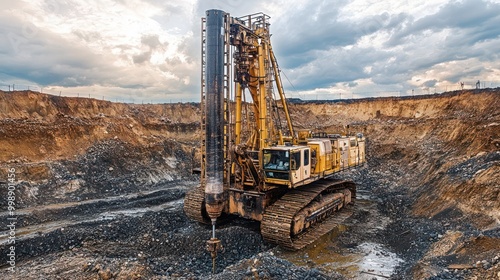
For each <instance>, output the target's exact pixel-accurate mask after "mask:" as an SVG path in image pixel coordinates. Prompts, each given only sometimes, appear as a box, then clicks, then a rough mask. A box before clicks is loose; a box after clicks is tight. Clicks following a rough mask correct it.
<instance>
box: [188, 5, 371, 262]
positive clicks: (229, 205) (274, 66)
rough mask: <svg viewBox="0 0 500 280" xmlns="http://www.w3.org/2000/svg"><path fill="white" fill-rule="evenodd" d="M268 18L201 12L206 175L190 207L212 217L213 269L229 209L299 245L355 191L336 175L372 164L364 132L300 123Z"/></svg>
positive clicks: (330, 222)
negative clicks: (313, 127)
mask: <svg viewBox="0 0 500 280" xmlns="http://www.w3.org/2000/svg"><path fill="white" fill-rule="evenodd" d="M269 19H270V17H269V16H267V15H265V14H263V13H257V14H251V15H247V16H243V17H232V16H231V15H230V14H229V13H226V12H224V11H221V10H208V11H206V17H204V18H202V28H201V31H202V32H201V34H202V36H201V37H202V44H201V50H202V54H201V56H202V69H201V102H200V103H201V118H202V119H201V131H202V134H203V136H202V139H201V172H200V173H201V174H200V176H201V179H200V186H199V187H198V188H195V189H194V190H192V191H190V192H188V193H187V194H186V197H185V200H184V211H185V213H186V214H187V216H188V217H189V218H191V219H193V220H196V221H199V222H201V223H205V224H211V225H212V238H210V240H209V241H207V249H208V250H209V251H210V253H211V255H212V260H213V265H214V267H215V258H216V256H217V252H218V251H220V250H221V248H222V246H221V242H220V240H219V239H217V238H216V235H215V227H216V224H217V222H218V221H220V220H221V219H223V218H224V217H225V216H227V215H237V216H240V217H243V218H247V219H252V220H256V221H260V223H261V234H262V236H263V238H264V239H265V240H266V241H269V242H272V243H275V244H278V245H280V246H282V247H284V248H287V249H292V250H297V249H301V248H303V247H305V246H306V245H308V244H310V243H312V242H314V241H315V240H316V239H318V238H319V237H320V236H322V235H323V234H325V233H327V232H328V231H330V230H331V229H332V228H333V227H334V226H335V225H337V224H338V223H339V222H340V221H341V220H343V219H345V218H346V217H348V216H350V214H351V213H352V209H350V208H351V207H348V205H349V204H353V203H354V200H355V198H356V186H355V184H354V182H352V181H344V180H338V179H333V178H332V177H333V175H334V174H335V173H337V172H339V171H341V170H344V169H347V168H350V167H353V166H357V165H360V164H363V163H364V162H365V138H364V136H363V135H362V134H361V133H357V134H355V135H340V134H328V133H326V132H317V131H311V130H304V129H302V130H300V131H299V130H294V126H293V124H292V120H291V118H290V113H289V110H288V105H287V99H286V97H285V94H284V90H283V85H282V82H281V77H280V69H279V66H278V63H277V61H276V57H275V55H274V52H273V49H272V46H271V40H270V39H271V34H270V32H269V27H270V23H269ZM247 96H248V99H251V100H247ZM303 117H304V118H307V116H303Z"/></svg>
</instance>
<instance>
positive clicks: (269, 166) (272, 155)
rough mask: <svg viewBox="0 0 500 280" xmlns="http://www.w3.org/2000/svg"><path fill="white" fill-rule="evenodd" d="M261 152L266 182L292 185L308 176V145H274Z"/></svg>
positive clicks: (309, 171) (309, 154) (309, 152)
mask: <svg viewBox="0 0 500 280" xmlns="http://www.w3.org/2000/svg"><path fill="white" fill-rule="evenodd" d="M262 153H263V154H262V161H263V169H264V174H265V180H266V183H271V184H277V185H288V186H289V187H294V185H295V184H297V183H300V182H302V181H304V180H306V179H308V178H309V177H310V174H311V164H310V162H311V158H310V157H311V150H310V148H309V147H308V146H275V147H271V148H266V149H263V150H262Z"/></svg>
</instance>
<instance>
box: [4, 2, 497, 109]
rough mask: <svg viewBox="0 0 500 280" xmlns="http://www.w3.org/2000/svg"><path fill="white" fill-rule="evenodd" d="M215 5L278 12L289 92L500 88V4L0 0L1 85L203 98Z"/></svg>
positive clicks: (309, 95) (279, 49) (306, 95)
mask: <svg viewBox="0 0 500 280" xmlns="http://www.w3.org/2000/svg"><path fill="white" fill-rule="evenodd" d="M212 8H216V9H222V10H224V11H226V12H229V13H231V15H233V16H243V15H247V14H252V13H256V12H264V13H266V14H268V15H269V16H271V32H272V33H273V37H272V40H273V48H274V51H275V53H276V56H277V58H278V62H279V65H280V67H281V68H282V70H283V73H284V74H285V75H282V77H283V78H284V86H285V90H286V91H287V92H288V94H287V95H288V96H289V97H299V98H303V99H317V98H319V99H336V98H340V96H341V95H342V97H343V98H345V97H354V98H357V97H367V96H383V95H384V96H385V95H410V94H412V93H415V92H416V93H427V92H435V91H438V92H440V91H444V90H456V89H459V87H460V86H459V84H460V82H464V83H465V85H466V87H468V88H472V87H475V83H476V81H477V80H480V81H481V86H487V87H498V86H500V57H499V55H498V54H499V53H500V0H463V1H448V0H435V1H418V0H417V1H410V0H407V1H401V0H390V1H389V0H388V1H375V0H349V1H348V0H336V1H312V0H309V1H305V0H290V1H285V0H278V1H262V0H257V1H244V0H220V1H215V0H199V1H196V0H183V1H171V0H85V1H84V0H64V1H63V0H60V1H59V0H29V1H28V0H26V1H1V2H0V42H1V43H0V62H1V63H0V89H2V90H8V85H13V84H15V85H16V88H17V89H26V87H27V86H30V88H31V89H35V90H40V88H41V90H42V91H43V92H47V93H52V94H59V92H62V94H63V95H69V96H76V95H77V94H80V95H82V96H88V95H89V94H90V95H91V96H92V97H96V98H101V97H104V98H105V99H108V100H113V101H114V100H121V101H127V102H170V101H176V102H177V101H198V99H199V89H200V18H201V17H202V16H204V13H205V10H207V9H212ZM285 76H286V77H285Z"/></svg>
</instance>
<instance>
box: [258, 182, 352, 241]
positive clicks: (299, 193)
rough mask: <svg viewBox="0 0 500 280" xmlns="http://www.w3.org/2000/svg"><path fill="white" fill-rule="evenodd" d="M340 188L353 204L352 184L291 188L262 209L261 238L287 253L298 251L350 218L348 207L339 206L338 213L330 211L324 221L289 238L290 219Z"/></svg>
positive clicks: (350, 212)
mask: <svg viewBox="0 0 500 280" xmlns="http://www.w3.org/2000/svg"><path fill="white" fill-rule="evenodd" d="M342 189H349V190H350V191H351V193H352V199H353V201H354V199H355V196H356V192H355V190H356V189H355V185H354V183H353V182H348V181H336V180H321V181H318V182H315V183H313V184H311V185H308V186H307V187H302V188H298V189H294V190H292V191H290V192H288V193H286V194H285V195H284V196H283V197H281V198H280V199H279V200H278V201H276V202H275V203H274V204H273V205H271V206H269V207H268V208H267V209H266V212H265V213H264V217H263V219H262V222H261V233H262V236H263V237H264V239H265V240H267V241H269V242H272V243H276V244H278V245H280V246H282V247H284V248H286V249H290V250H299V249H302V248H304V247H305V246H307V245H309V244H311V243H312V242H314V241H315V240H317V239H318V238H319V237H321V236H322V235H324V234H326V233H327V232H329V231H330V230H332V229H333V228H334V227H335V226H336V225H338V224H339V223H341V222H342V221H343V220H345V219H346V218H348V217H349V216H351V214H352V212H353V211H352V207H351V206H347V205H343V207H342V210H341V211H335V210H337V209H332V211H331V213H329V215H328V216H327V217H326V218H324V219H323V220H322V221H317V223H315V224H313V225H312V226H311V227H309V228H308V229H307V230H305V231H304V232H302V233H300V234H299V235H297V236H291V227H292V221H293V217H294V216H295V215H296V214H297V213H298V212H299V211H300V210H301V209H302V208H304V207H305V206H306V205H308V204H309V203H310V202H311V201H312V200H314V198H316V197H317V196H318V195H320V194H321V193H323V192H325V191H336V190H342ZM346 206H347V207H346ZM334 211H335V212H334Z"/></svg>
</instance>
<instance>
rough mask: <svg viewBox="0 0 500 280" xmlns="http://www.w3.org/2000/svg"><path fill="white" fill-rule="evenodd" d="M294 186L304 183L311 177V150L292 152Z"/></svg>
mask: <svg viewBox="0 0 500 280" xmlns="http://www.w3.org/2000/svg"><path fill="white" fill-rule="evenodd" d="M290 159H291V165H292V168H291V175H292V178H291V179H292V184H295V183H298V182H301V181H304V180H306V179H308V178H309V177H310V176H311V151H310V149H309V148H304V149H300V150H295V151H292V152H291V157H290Z"/></svg>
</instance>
